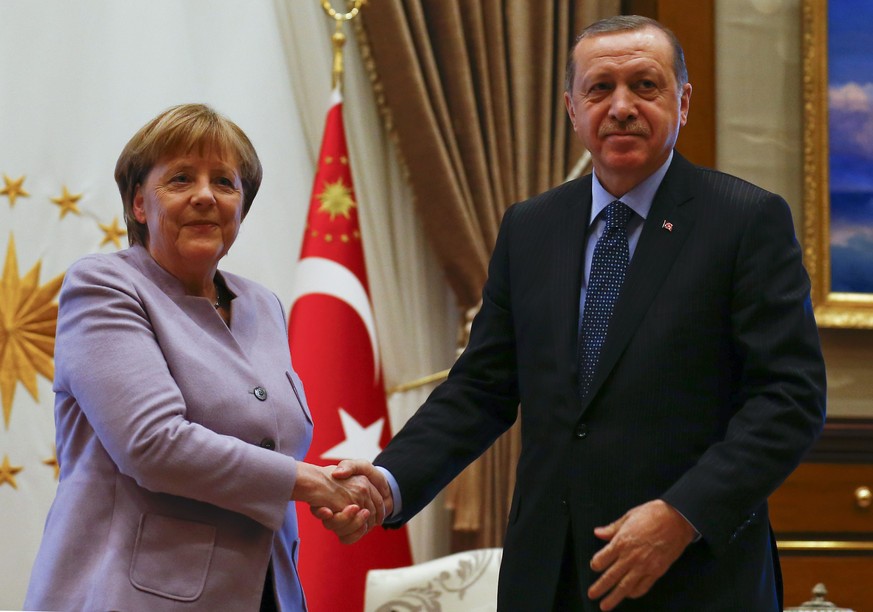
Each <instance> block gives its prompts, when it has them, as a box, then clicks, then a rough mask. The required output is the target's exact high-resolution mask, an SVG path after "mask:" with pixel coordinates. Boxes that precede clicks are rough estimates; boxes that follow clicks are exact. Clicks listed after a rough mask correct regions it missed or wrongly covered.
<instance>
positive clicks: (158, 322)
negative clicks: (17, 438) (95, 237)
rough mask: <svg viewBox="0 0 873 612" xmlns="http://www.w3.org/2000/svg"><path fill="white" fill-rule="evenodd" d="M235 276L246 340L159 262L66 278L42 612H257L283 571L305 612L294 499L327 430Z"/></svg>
mask: <svg viewBox="0 0 873 612" xmlns="http://www.w3.org/2000/svg"><path fill="white" fill-rule="evenodd" d="M222 276H223V278H224V280H225V282H226V284H227V287H228V288H229V289H230V290H231V292H233V293H234V295H235V296H236V297H235V298H234V300H233V306H232V313H231V317H232V318H231V326H230V328H228V327H227V326H226V325H225V324H224V322H223V321H222V320H221V318H220V317H219V316H218V314H217V313H216V312H215V310H214V308H213V307H212V305H211V304H210V303H209V302H208V301H207V300H205V299H203V298H198V297H191V296H187V295H185V293H184V290H183V287H182V284H181V283H180V282H179V280H178V279H176V278H175V277H173V276H172V275H170V274H169V273H168V272H166V271H164V270H163V269H162V268H161V267H160V266H158V264H157V263H155V261H154V260H153V259H152V258H151V256H150V255H149V254H148V252H147V251H146V250H145V249H144V248H142V247H139V246H135V247H132V248H130V249H127V250H125V251H121V252H119V253H115V254H111V255H90V256H87V257H85V258H83V259H81V260H79V261H78V262H76V263H75V264H74V265H73V266H72V267H71V268H70V269H69V271H68V272H67V275H66V277H65V279H64V285H63V289H62V290H61V297H60V311H59V317H58V330H57V343H56V352H55V359H56V370H55V379H54V391H55V423H56V427H57V431H56V437H57V452H58V460H59V462H60V466H61V477H60V483H59V484H58V491H57V496H56V498H55V501H54V503H53V505H52V507H51V510H50V511H49V515H48V518H47V520H46V526H45V533H44V535H43V539H42V543H41V545H40V550H39V553H38V555H37V558H36V562H35V563H34V568H33V572H32V575H31V579H30V586H29V589H28V594H27V599H26V601H25V607H26V608H27V609H38V610H154V611H159V610H239V611H244V610H256V609H257V607H258V605H259V603H260V598H261V592H262V591H263V587H264V576H265V574H266V571H267V564H268V563H269V562H270V560H271V559H272V564H273V573H274V576H275V582H276V587H277V597H278V599H279V601H280V603H281V605H282V610H286V611H287V610H292V611H297V610H302V609H304V603H303V593H302V591H301V588H300V582H299V579H298V576H297V570H296V555H297V543H298V542H297V515H296V513H295V508H294V504H293V503H290V502H289V499H290V497H291V490H292V489H293V487H294V483H295V475H296V460H297V459H302V457H303V455H304V454H305V453H306V450H307V449H308V447H309V442H310V440H311V437H312V422H311V418H310V416H309V413H308V408H307V407H306V401H305V398H304V396H303V390H302V387H301V386H300V381H299V379H298V378H297V376H296V374H294V371H293V370H292V368H291V360H290V356H289V353H288V340H287V334H286V331H285V315H284V312H283V310H282V307H281V305H280V303H279V300H278V299H277V298H276V296H275V295H273V294H272V293H271V292H269V291H268V290H266V289H265V288H264V287H261V286H260V285H258V284H256V283H253V282H251V281H248V280H246V279H244V278H241V277H239V276H236V275H233V274H228V273H222ZM259 387H260V388H262V389H263V390H265V391H266V393H264V392H262V391H257V388H259ZM271 449H272V450H271Z"/></svg>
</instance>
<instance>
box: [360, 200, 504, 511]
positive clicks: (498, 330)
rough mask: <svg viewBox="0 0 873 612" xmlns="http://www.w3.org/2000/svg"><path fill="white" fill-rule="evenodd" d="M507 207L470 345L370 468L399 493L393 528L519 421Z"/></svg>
mask: <svg viewBox="0 0 873 612" xmlns="http://www.w3.org/2000/svg"><path fill="white" fill-rule="evenodd" d="M513 210H514V209H513V208H510V209H509V210H507V212H506V214H505V215H504V217H503V221H502V223H501V227H500V232H499V233H498V236H497V243H496V245H495V247H494V252H493V254H492V258H491V262H490V264H489V268H488V280H487V281H486V283H485V287H484V289H483V292H482V307H481V309H480V310H479V313H478V314H477V315H476V317H475V319H474V320H473V324H472V328H471V331H470V341H469V343H468V345H467V348H466V350H465V351H464V352H463V354H462V355H461V357H460V358H458V361H457V362H456V363H455V365H454V367H453V368H452V369H451V372H450V373H449V376H448V379H447V380H446V381H445V382H444V383H442V384H441V385H440V386H439V387H437V388H436V389H435V390H434V391H433V393H431V395H430V397H429V398H428V399H427V401H426V402H425V403H424V404H423V405H422V406H421V408H420V409H419V410H418V412H416V413H415V415H413V417H412V418H411V419H410V420H409V421H408V422H407V424H406V425H405V426H404V427H403V428H402V429H401V430H400V431H399V432H398V433H397V435H395V436H394V438H393V439H392V440H391V442H390V443H389V444H388V446H387V447H386V448H385V450H384V451H383V452H382V453H381V454H380V455H379V456H378V457H377V458H376V459H375V461H374V463H375V464H376V465H380V466H382V467H384V468H386V469H387V470H388V471H389V472H391V474H392V475H393V476H394V477H395V478H396V480H397V483H398V485H399V487H400V491H401V495H402V500H403V509H402V513H401V515H400V516H399V517H397V518H398V521H397V522H396V523H392V525H391V526H392V527H393V526H399V525H402V524H403V523H405V522H406V521H408V520H409V519H410V518H412V517H413V516H414V515H415V514H417V513H418V512H419V511H420V510H421V509H422V508H423V507H424V506H425V505H427V503H429V502H430V501H431V500H432V499H433V498H434V497H435V496H436V494H437V493H439V491H440V490H442V488H443V487H445V486H446V485H447V484H448V483H449V482H451V480H452V479H453V478H454V477H455V476H457V475H458V474H459V473H460V472H461V471H462V470H463V469H464V468H465V467H466V466H467V465H468V464H470V463H471V462H472V461H474V460H475V459H476V458H477V457H479V455H481V454H482V453H483V452H484V451H485V450H486V449H487V448H488V447H489V446H491V444H492V443H493V442H494V440H496V439H497V437H498V436H500V434H502V433H503V432H505V431H506V430H507V429H509V427H510V426H512V424H513V423H514V422H515V419H516V417H517V415H518V382H517V375H516V359H515V335H514V333H513V322H512V310H511V308H510V299H509V291H510V287H509V282H510V281H509V268H510V265H509V264H510V262H509V248H508V242H509V240H510V234H511V227H512V212H513Z"/></svg>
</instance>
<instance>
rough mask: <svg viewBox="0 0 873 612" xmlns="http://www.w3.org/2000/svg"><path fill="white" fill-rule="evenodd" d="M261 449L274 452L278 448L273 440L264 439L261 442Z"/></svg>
mask: <svg viewBox="0 0 873 612" xmlns="http://www.w3.org/2000/svg"><path fill="white" fill-rule="evenodd" d="M261 448H266V449H267V450H274V449H275V448H276V441H275V440H273V438H264V439H263V440H261Z"/></svg>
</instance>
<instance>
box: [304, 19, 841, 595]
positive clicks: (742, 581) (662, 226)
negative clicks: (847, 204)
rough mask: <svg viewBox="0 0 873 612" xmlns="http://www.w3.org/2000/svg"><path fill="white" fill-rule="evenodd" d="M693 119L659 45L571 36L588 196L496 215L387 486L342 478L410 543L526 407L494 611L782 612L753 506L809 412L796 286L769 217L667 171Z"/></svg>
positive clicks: (604, 32) (714, 187) (709, 176)
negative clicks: (450, 346)
mask: <svg viewBox="0 0 873 612" xmlns="http://www.w3.org/2000/svg"><path fill="white" fill-rule="evenodd" d="M690 99H691V85H690V84H689V83H688V81H687V71H686V68H685V61H684V56H683V52H682V49H681V47H680V45H679V43H678V41H677V40H676V39H675V36H674V35H673V34H672V33H671V32H670V31H669V30H666V29H665V28H664V27H663V26H661V25H660V24H658V23H657V22H654V21H652V20H649V19H645V18H641V17H627V16H624V17H614V18H610V19H607V20H603V21H601V22H598V23H595V24H593V25H592V26H589V27H588V28H587V29H586V30H584V31H583V32H582V34H581V35H580V37H579V39H578V41H577V44H576V46H575V48H574V50H573V53H572V58H571V61H570V64H569V65H568V71H567V91H566V93H565V101H566V105H567V111H568V113H569V116H570V120H571V121H572V123H573V128H574V131H575V132H576V134H577V135H578V137H579V138H580V139H581V141H582V143H583V144H584V145H585V146H586V148H587V149H588V150H589V151H590V152H591V155H592V158H593V162H594V173H593V176H586V177H583V178H580V179H578V180H576V181H571V182H569V183H566V184H563V185H561V186H559V187H556V188H555V189H552V190H550V191H548V192H546V193H543V194H540V195H538V196H536V197H534V198H531V199H530V200H528V201H526V202H522V203H519V204H516V205H514V206H512V207H511V208H510V209H509V210H507V212H506V214H505V216H504V219H503V223H502V226H501V229H500V233H499V236H498V238H497V244H496V246H495V249H494V253H493V256H492V259H491V263H490V267H489V276H488V281H487V283H486V285H485V288H484V290H483V303H482V308H481V311H480V312H479V314H478V316H477V317H476V319H475V321H474V323H473V326H472V331H471V336H470V342H469V345H468V347H467V349H466V351H465V352H464V354H463V355H462V356H461V357H460V358H459V359H458V362H457V363H456V365H455V366H454V368H453V369H452V371H451V374H450V375H449V378H448V380H447V381H446V382H445V383H443V384H442V385H441V386H440V387H438V388H437V389H436V390H435V391H434V392H433V394H432V395H431V396H430V398H429V399H428V400H427V402H426V403H425V404H424V405H423V406H422V407H421V409H420V410H419V411H418V412H417V413H416V415H415V416H414V417H413V418H412V419H411V420H410V421H409V422H408V423H407V424H406V426H405V427H404V428H403V429H402V430H401V431H400V432H399V433H398V434H397V435H396V436H395V438H394V439H393V440H392V442H391V443H390V444H389V445H388V447H387V448H386V449H385V450H384V452H383V453H382V454H380V455H379V457H378V458H377V459H376V460H375V462H374V463H375V464H376V465H377V466H380V468H381V470H373V469H371V468H369V467H368V466H367V465H365V464H364V463H363V462H347V463H345V464H343V465H341V466H340V469H339V470H338V471H337V472H336V476H337V477H343V476H345V475H347V474H349V473H353V472H363V473H367V474H368V475H369V476H370V478H371V479H372V480H374V481H380V482H379V484H381V486H382V487H383V490H384V487H385V483H384V482H381V476H380V473H385V472H387V473H388V474H389V476H390V477H389V481H393V482H392V483H391V484H392V486H393V493H392V494H391V495H389V496H388V497H390V498H391V499H388V504H389V506H390V505H391V504H392V503H393V513H392V519H391V520H393V521H394V523H395V524H398V523H402V522H405V521H407V520H408V519H409V518H410V517H412V516H413V515H415V514H416V513H417V512H418V511H419V510H421V509H422V507H424V505H425V504H427V503H428V502H429V501H430V500H431V499H432V498H433V497H434V495H436V493H437V492H438V491H439V490H440V489H442V488H443V487H444V486H445V485H446V484H447V483H448V482H449V481H450V480H451V479H452V478H454V477H455V476H456V475H457V474H458V473H459V472H460V471H461V470H462V469H463V468H464V467H465V466H466V465H467V464H469V463H470V462H471V461H473V460H474V459H475V458H476V457H478V456H479V455H480V454H481V453H482V452H483V451H484V450H485V449H486V448H487V447H488V446H489V445H490V444H491V443H492V442H493V440H494V439H496V438H497V437H498V436H499V435H500V434H501V433H503V432H504V431H505V430H506V429H508V428H509V427H510V425H512V423H513V422H514V421H515V419H516V417H517V413H518V405H519V403H520V405H521V414H522V451H521V457H520V460H519V464H518V468H517V484H516V488H515V492H514V495H513V500H512V507H511V511H510V516H509V526H508V529H507V532H506V539H505V544H504V555H503V563H502V567H501V574H500V586H499V597H498V599H499V608H500V609H501V610H519V611H521V610H525V611H527V610H549V609H553V610H586V611H588V610H594V609H596V608H597V607H599V608H600V609H601V610H611V609H619V610H640V611H642V610H645V611H647V612H652V611H661V610H663V611H666V610H689V611H694V612H701V611H715V610H744V611H745V610H748V611H754V612H765V611H774V612H775V611H777V610H781V609H782V608H781V601H780V600H781V579H780V572H779V562H778V558H777V553H776V547H775V543H774V539H773V535H772V531H771V529H770V525H769V520H768V513H767V497H768V496H769V495H770V493H772V492H773V490H774V489H776V487H778V486H779V484H780V483H781V482H782V481H783V480H784V479H785V478H786V477H787V476H788V474H789V473H790V472H791V471H792V470H793V469H794V468H795V467H796V466H797V464H798V462H799V461H800V459H801V458H802V456H803V454H804V453H805V452H806V450H807V449H808V448H809V447H810V446H811V445H812V443H813V442H814V441H815V439H816V437H817V436H818V434H819V433H820V430H821V427H822V425H823V421H824V412H825V411H824V404H825V372H824V364H823V361H822V356H821V351H820V347H819V341H818V335H817V330H816V325H815V321H814V319H813V313H812V308H811V305H810V300H809V280H808V277H807V274H806V272H805V271H804V269H803V266H802V263H801V250H800V248H799V246H798V244H797V241H796V239H795V236H794V229H793V224H792V220H791V215H790V211H789V208H788V206H787V204H786V203H785V201H784V200H783V199H782V198H780V197H779V196H777V195H775V194H772V193H769V192H766V191H764V190H762V189H760V188H758V187H755V186H754V185H751V184H749V183H747V182H744V181H742V180H740V179H738V178H735V177H732V176H728V175H726V174H723V173H719V172H716V171H713V170H708V169H704V168H700V167H697V166H694V165H692V164H691V163H689V162H688V161H686V160H685V159H684V158H682V156H681V155H679V154H678V153H676V152H674V150H673V147H674V144H675V142H676V138H677V135H678V133H679V129H680V127H681V126H683V125H684V124H685V122H686V119H687V115H688V109H689V103H690ZM321 516H322V518H324V520H325V522H326V523H327V524H328V526H331V527H333V528H334V529H335V530H336V531H337V532H338V533H340V534H341V535H343V537H344V538H345V539H346V540H349V541H350V540H354V539H356V538H357V537H360V535H362V532H363V530H357V526H356V525H354V524H352V523H351V522H348V521H346V522H343V518H342V517H340V516H336V517H331V516H330V515H329V513H327V514H324V513H322V514H321ZM389 523H390V520H389Z"/></svg>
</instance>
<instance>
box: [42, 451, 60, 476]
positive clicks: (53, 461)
mask: <svg viewBox="0 0 873 612" xmlns="http://www.w3.org/2000/svg"><path fill="white" fill-rule="evenodd" d="M42 464H43V465H47V466H49V467H50V468H54V470H55V480H57V479H58V478H60V476H61V464H60V463H58V449H57V448H56V447H55V445H54V444H52V456H51V457H49V458H48V459H43V462H42Z"/></svg>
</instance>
